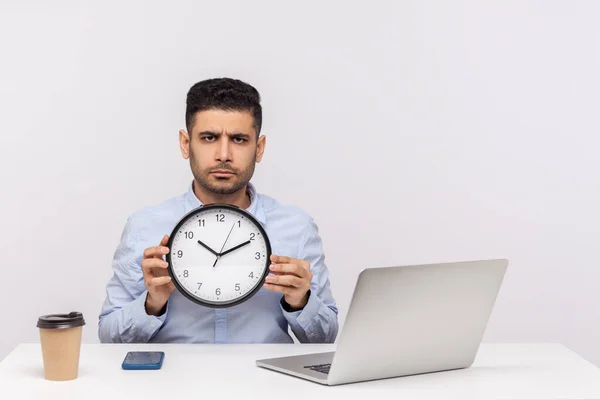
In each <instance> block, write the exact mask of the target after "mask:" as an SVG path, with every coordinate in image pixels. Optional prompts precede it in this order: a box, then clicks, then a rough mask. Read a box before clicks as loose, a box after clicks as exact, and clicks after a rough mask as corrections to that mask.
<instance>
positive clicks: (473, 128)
mask: <svg viewBox="0 0 600 400" xmlns="http://www.w3.org/2000/svg"><path fill="white" fill-rule="evenodd" d="M599 16H600V4H599V3H595V2H579V1H573V0H568V1H567V0H565V1H562V2H558V1H537V2H532V1H519V2H510V1H497V2H488V1H486V2H481V1H472V2H468V3H466V2H435V3H434V2H423V1H417V0H415V1H403V2H395V1H394V2H392V1H389V2H383V1H369V2H357V3H355V4H351V3H350V2H347V1H335V2H333V1H329V2H324V1H303V2H293V3H292V2H277V1H271V2H267V1H257V0H254V1H237V2H232V1H229V2H227V1H218V2H217V1H210V2H209V1H188V2H182V1H169V2H165V1H161V2H158V1H156V2H142V1H127V2H124V1H111V2H109V1H103V2H89V3H88V4H84V3H83V2H79V1H72V2H66V1H55V2H42V1H39V2H32V1H19V2H17V1H8V2H6V1H5V2H3V3H2V5H0V41H1V44H2V45H1V46H0V49H1V53H0V57H1V62H0V88H1V90H0V110H1V111H0V112H1V117H0V132H1V135H0V170H1V171H2V172H1V180H0V188H1V191H2V192H1V193H2V196H1V199H2V200H1V201H2V203H1V205H2V207H0V221H1V224H2V230H1V231H0V235H1V240H0V246H1V250H2V257H3V262H2V290H0V305H1V306H2V310H3V311H2V318H1V319H0V324H1V325H2V326H1V329H0V358H3V357H4V356H5V355H6V354H8V352H10V351H11V350H12V349H13V348H14V347H15V346H16V345H17V344H18V343H20V342H29V341H37V340H38V331H37V330H36V327H35V323H36V320H37V317H38V316H39V315H41V314H45V313H52V312H68V311H71V310H75V309H76V310H80V311H82V312H83V313H84V315H85V317H86V321H87V326H86V327H85V330H84V341H85V342H87V343H93V342H97V341H98V339H97V317H98V313H99V311H100V308H101V305H102V301H103V300H104V295H105V292H104V287H105V284H106V282H107V280H108V279H109V277H110V275H111V269H110V262H111V258H112V255H113V252H114V249H115V247H116V245H117V243H118V240H119V237H120V234H121V229H122V228H123V224H124V222H125V219H126V217H127V216H128V215H129V214H130V213H132V212H133V211H135V210H137V209H139V208H141V207H144V206H147V205H151V204H156V203H159V202H162V201H163V200H165V199H166V198H169V197H172V196H176V195H179V194H180V193H182V192H183V191H185V190H187V188H188V185H189V183H190V180H191V173H190V171H189V164H188V163H187V161H185V160H183V159H182V158H181V155H180V153H179V149H178V143H177V131H178V130H179V129H180V128H183V127H184V112H185V94H186V92H187V90H188V88H189V87H190V86H191V85H192V84H193V83H195V82H197V81H199V80H201V79H205V78H209V77H215V76H231V77H236V78H240V79H243V80H246V81H248V82H250V83H252V84H253V85H255V86H256V87H257V88H258V89H259V91H260V92H261V94H262V96H263V106H264V132H263V133H264V134H265V135H267V148H266V154H265V157H264V160H263V163H261V164H259V166H258V168H257V171H256V174H255V178H254V180H253V182H254V183H255V184H256V186H257V187H258V189H259V190H260V191H261V192H262V193H265V194H268V195H271V196H273V197H275V198H277V199H278V200H279V201H281V202H284V203H292V204H295V205H297V206H300V207H302V208H304V209H305V210H307V211H308V212H310V213H311V214H312V215H313V216H314V218H315V220H316V221H317V223H318V225H319V227H320V233H321V234H322V237H323V240H324V245H325V251H326V256H327V264H328V266H329V268H330V271H331V280H332V287H333V291H334V295H335V297H336V300H337V301H338V305H339V307H340V321H341V322H342V326H343V320H344V317H345V315H346V311H347V306H348V303H349V300H350V295H351V292H352V289H353V286H354V282H355V278H356V276H357V274H358V272H359V271H360V269H361V268H363V267H371V266H386V265H397V264H411V263H428V262H437V261H457V260H471V259H481V258H495V257H506V258H508V259H509V260H510V266H509V271H508V273H507V276H506V279H505V282H504V286H503V287H502V290H501V293H500V296H499V298H498V301H497V303H496V308H495V309H494V313H493V314H492V317H491V320H490V324H489V326H488V330H487V331H486V335H485V338H484V340H486V341H520V342H525V341H535V342H547V341H553V342H554V341H557V342H561V343H563V344H565V345H567V346H568V347H570V348H571V349H573V350H575V351H577V352H578V353H579V354H581V355H582V356H584V357H586V358H587V359H589V360H591V361H593V362H595V363H596V364H598V365H600V341H599V340H598V338H599V337H600V294H599V291H598V282H600V271H599V269H598V251H597V250H598V241H599V239H600V228H599V222H600V212H599V211H598V206H599V205H600V179H599V177H598V174H599V171H600V161H599V159H598V156H597V154H598V149H599V148H600V139H598V132H599V131H600V129H599V128H600V123H599V122H598V110H599V106H600V100H599V93H600V78H599V77H600V74H599V71H600V53H599V44H600V25H599V24H598V19H599Z"/></svg>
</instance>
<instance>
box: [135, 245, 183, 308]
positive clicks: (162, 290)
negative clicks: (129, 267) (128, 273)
mask: <svg viewBox="0 0 600 400" xmlns="http://www.w3.org/2000/svg"><path fill="white" fill-rule="evenodd" d="M168 242H169V237H168V236H167V235H165V236H164V237H163V239H162V240H161V241H160V245H158V246H154V247H148V248H147V249H146V250H144V259H143V260H142V273H143V275H144V285H146V289H148V296H146V303H145V307H146V313H147V314H148V315H160V313H161V310H162V309H163V307H164V306H165V304H167V300H169V296H170V295H171V292H172V291H173V290H174V289H175V285H173V282H171V277H170V276H169V273H168V271H167V267H168V265H169V264H168V263H167V262H166V261H164V260H163V259H162V256H164V255H165V254H167V253H168V252H169V248H168V247H166V245H167V243H168Z"/></svg>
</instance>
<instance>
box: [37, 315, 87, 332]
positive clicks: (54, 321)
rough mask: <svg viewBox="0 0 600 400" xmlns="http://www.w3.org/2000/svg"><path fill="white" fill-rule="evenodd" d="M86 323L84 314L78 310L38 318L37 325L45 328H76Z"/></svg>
mask: <svg viewBox="0 0 600 400" xmlns="http://www.w3.org/2000/svg"><path fill="white" fill-rule="evenodd" d="M83 325H85V321H84V319H83V314H81V313H80V312H77V311H73V312H70V313H68V314H49V315H42V316H41V317H39V318H38V322H37V327H38V328H43V329H64V328H75V327H78V326H83Z"/></svg>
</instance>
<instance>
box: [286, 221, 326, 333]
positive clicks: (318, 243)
mask: <svg viewBox="0 0 600 400" xmlns="http://www.w3.org/2000/svg"><path fill="white" fill-rule="evenodd" d="M303 236H304V237H303V240H302V244H301V247H300V254H299V255H298V258H299V259H302V260H305V261H308V262H309V263H310V270H311V272H312V274H313V278H312V282H311V285H310V292H309V297H308V303H307V304H306V306H304V308H303V309H302V310H298V311H290V309H289V308H288V307H289V306H288V305H287V303H286V302H285V300H284V299H283V298H282V300H281V309H282V311H283V314H284V316H285V318H286V319H287V321H288V323H289V325H290V328H291V330H292V332H293V333H294V335H295V336H296V338H297V339H298V340H299V341H300V342H301V343H333V342H334V341H335V339H336V337H337V333H338V309H337V306H336V303H335V299H334V298H333V294H332V292H331V287H330V283H329V271H328V269H327V266H326V265H325V255H324V253H323V244H322V240H321V237H320V236H319V233H318V228H317V225H316V224H315V222H314V220H313V219H312V218H310V220H309V223H308V225H307V227H306V229H305V231H304V235H303Z"/></svg>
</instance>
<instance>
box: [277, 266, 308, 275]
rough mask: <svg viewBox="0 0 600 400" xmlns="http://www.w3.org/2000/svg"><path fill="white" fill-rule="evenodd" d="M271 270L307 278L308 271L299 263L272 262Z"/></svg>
mask: <svg viewBox="0 0 600 400" xmlns="http://www.w3.org/2000/svg"><path fill="white" fill-rule="evenodd" d="M269 270H271V271H272V272H281V273H282V274H292V275H296V276H298V277H300V278H306V277H307V276H308V271H307V270H306V269H304V268H302V267H301V266H299V265H298V264H271V266H270V267H269Z"/></svg>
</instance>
